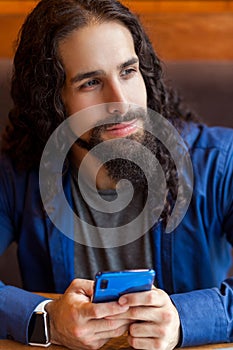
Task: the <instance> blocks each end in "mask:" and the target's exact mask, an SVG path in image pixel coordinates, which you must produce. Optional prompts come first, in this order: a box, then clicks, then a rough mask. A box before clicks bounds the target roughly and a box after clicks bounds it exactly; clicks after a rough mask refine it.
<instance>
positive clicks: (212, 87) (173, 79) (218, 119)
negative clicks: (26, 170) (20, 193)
mask: <svg viewBox="0 0 233 350" xmlns="http://www.w3.org/2000/svg"><path fill="white" fill-rule="evenodd" d="M163 65H164V72H165V73H164V76H165V78H166V80H167V81H168V82H170V83H172V85H173V86H174V87H176V88H177V90H178V91H179V92H180V93H181V95H182V96H183V98H184V100H185V101H186V102H187V104H189V105H190V106H191V107H192V108H193V109H194V110H195V111H196V113H197V115H198V116H199V117H200V119H201V120H203V122H205V123H207V124H209V125H223V126H228V127H231V128H232V127H233V61H216V62H213V61H209V62H208V61H203V62H199V61H193V62H182V61H179V62H165V63H164V64H163ZM11 67H12V63H11V61H10V60H8V59H0V132H1V130H2V129H3V127H4V125H5V124H6V120H7V114H8V111H9V109H10V106H11V105H12V102H11V98H10V94H9V86H10V75H11ZM0 239H1V238H0ZM16 249H17V246H16V244H13V245H12V246H11V247H10V248H9V249H8V250H7V251H6V252H5V253H4V254H3V256H1V257H0V279H2V280H3V281H4V282H5V283H7V284H13V285H16V286H21V279H20V273H19V267H18V264H17V257H16Z"/></svg>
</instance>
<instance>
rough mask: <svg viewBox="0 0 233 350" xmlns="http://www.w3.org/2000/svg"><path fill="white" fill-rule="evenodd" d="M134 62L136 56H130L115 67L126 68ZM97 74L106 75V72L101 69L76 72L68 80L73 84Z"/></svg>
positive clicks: (136, 59)
mask: <svg viewBox="0 0 233 350" xmlns="http://www.w3.org/2000/svg"><path fill="white" fill-rule="evenodd" d="M135 63H138V58H137V57H133V58H130V59H129V60H127V61H126V62H124V63H121V64H120V65H119V66H117V68H118V69H123V68H126V67H128V66H130V65H131V64H135ZM98 75H106V73H105V72H104V71H103V70H102V69H100V70H93V71H90V72H84V73H78V74H76V75H75V76H74V77H73V78H71V79H70V82H71V84H75V83H77V82H79V81H82V80H84V79H89V78H92V77H95V76H98Z"/></svg>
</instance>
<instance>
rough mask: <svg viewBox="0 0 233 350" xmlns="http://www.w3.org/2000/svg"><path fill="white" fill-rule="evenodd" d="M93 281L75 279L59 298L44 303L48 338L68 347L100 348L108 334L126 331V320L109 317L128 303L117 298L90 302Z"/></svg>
mask: <svg viewBox="0 0 233 350" xmlns="http://www.w3.org/2000/svg"><path fill="white" fill-rule="evenodd" d="M93 283H94V282H93V281H88V280H81V279H75V280H74V281H73V282H72V283H71V285H70V286H69V288H68V289H67V290H66V292H65V293H64V295H62V297H61V298H60V299H57V300H54V301H52V302H50V303H48V304H47V305H46V310H47V312H48V314H49V318H50V334H51V342H52V343H54V344H59V345H64V346H66V347H68V348H70V349H77V348H78V349H99V348H100V347H101V346H103V345H104V344H105V343H106V342H107V341H108V340H109V339H110V338H113V337H117V336H120V335H122V334H123V333H125V331H126V330H128V327H129V322H130V321H129V320H127V319H126V318H125V317H124V318H121V319H116V320H111V319H105V317H107V316H113V315H119V314H120V313H125V312H127V310H128V308H129V307H128V306H125V305H123V306H122V305H120V304H119V303H117V302H110V303H101V304H94V303H92V302H91V296H92V294H93Z"/></svg>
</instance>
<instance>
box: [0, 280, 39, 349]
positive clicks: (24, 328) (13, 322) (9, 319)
mask: <svg viewBox="0 0 233 350" xmlns="http://www.w3.org/2000/svg"><path fill="white" fill-rule="evenodd" d="M44 300H46V298H44V297H42V296H40V295H37V294H33V293H30V292H27V291H25V290H22V289H19V288H16V287H12V286H5V285H4V284H3V283H0V325H1V326H0V339H12V340H16V341H19V342H21V343H24V344H27V343H28V325H29V321H30V318H31V315H32V313H33V311H34V309H35V308H36V306H37V305H38V304H39V303H41V302H42V301H44Z"/></svg>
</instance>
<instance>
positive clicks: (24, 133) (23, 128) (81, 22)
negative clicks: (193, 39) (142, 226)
mask: <svg viewBox="0 0 233 350" xmlns="http://www.w3.org/2000/svg"><path fill="white" fill-rule="evenodd" d="M92 21H94V22H95V23H102V22H107V21H108V22H111V21H118V22H119V23H122V24H123V25H124V26H125V27H126V28H128V30H129V31H130V33H131V35H132V37H133V41H134V46H135V52H136V54H137V56H138V58H139V64H140V71H141V73H142V76H143V79H144V82H145V85H146V90H147V104H148V107H149V108H150V109H151V110H154V111H156V112H158V113H160V114H161V115H163V116H164V117H165V118H167V119H168V120H170V121H171V122H172V123H173V124H174V125H175V126H176V127H177V128H178V129H179V128H181V127H182V124H183V122H188V121H194V120H195V116H194V115H193V114H192V112H190V111H187V110H185V109H183V107H182V103H181V99H180V98H179V96H178V95H177V94H176V93H175V92H174V91H173V90H172V89H171V88H168V87H167V86H166V85H165V83H164V81H163V74H162V68H161V62H160V60H159V58H158V56H157V55H156V53H155V51H154V49H153V47H152V44H151V42H150V40H149V38H148V36H147V34H146V33H145V31H144V29H143V27H142V25H141V24H140V21H139V19H138V17H137V16H136V15H134V14H133V13H132V12H131V11H130V10H129V9H128V8H127V7H126V6H124V5H123V4H121V3H120V2H118V1H117V0H41V1H40V2H39V3H38V5H37V6H36V7H35V9H34V10H33V11H32V12H31V14H29V16H28V17H27V18H26V21H25V23H24V24H23V26H22V28H21V31H20V33H19V37H18V43H17V49H16V53H15V57H14V70H13V77H12V85H11V95H12V99H13V102H14V107H13V109H12V110H11V111H10V113H9V120H10V123H9V125H8V126H7V127H6V129H5V132H4V134H3V137H2V152H3V153H5V154H7V155H8V156H10V158H11V159H12V160H13V161H14V162H15V164H16V165H17V166H19V167H20V168H21V169H24V170H29V169H31V168H33V167H38V166H39V163H40V159H41V155H42V152H43V149H44V147H45V145H46V143H47V141H48V139H49V137H50V135H51V134H52V133H53V131H54V130H55V129H56V128H57V127H58V126H59V125H60V124H61V122H63V121H64V120H65V119H66V118H67V114H66V110H65V106H64V104H63V101H62V98H61V91H62V87H63V86H64V83H65V79H66V74H65V70H64V67H63V65H62V61H61V58H60V57H59V51H58V47H59V43H60V42H61V40H64V39H65V38H66V37H67V36H68V35H69V34H70V33H72V32H73V31H74V30H77V29H79V28H82V27H85V26H87V25H88V24H90V23H92ZM157 156H158V159H159V161H160V163H161V164H162V165H163V170H164V172H165V176H166V179H167V186H168V198H169V197H170V198H172V199H173V201H174V200H175V198H176V195H177V188H178V182H177V176H176V175H177V174H176V169H175V165H174V162H172V160H171V159H170V156H169V154H168V152H167V151H166V148H165V147H164V146H163V145H160V147H159V148H158V152H157ZM171 208H172V204H171V203H170V202H169V200H167V203H166V204H165V209H164V212H163V215H162V217H167V215H168V213H169V212H171Z"/></svg>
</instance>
